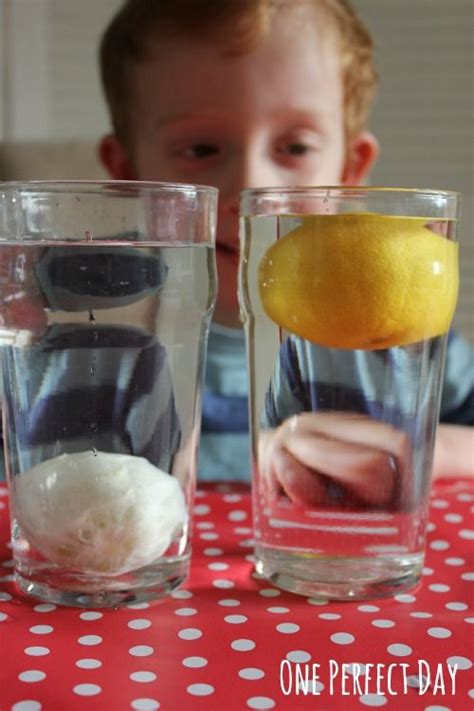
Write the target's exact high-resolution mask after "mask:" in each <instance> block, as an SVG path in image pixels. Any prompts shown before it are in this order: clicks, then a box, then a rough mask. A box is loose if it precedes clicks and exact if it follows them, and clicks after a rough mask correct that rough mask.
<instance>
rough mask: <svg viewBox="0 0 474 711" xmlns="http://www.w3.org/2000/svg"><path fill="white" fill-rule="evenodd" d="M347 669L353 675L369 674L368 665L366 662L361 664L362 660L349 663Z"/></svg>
mask: <svg viewBox="0 0 474 711" xmlns="http://www.w3.org/2000/svg"><path fill="white" fill-rule="evenodd" d="M346 669H347V671H348V672H349V674H352V675H353V676H364V675H365V674H367V667H366V665H365V664H361V662H352V664H348V665H347V667H346Z"/></svg>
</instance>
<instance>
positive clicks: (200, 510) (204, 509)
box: [194, 504, 211, 516]
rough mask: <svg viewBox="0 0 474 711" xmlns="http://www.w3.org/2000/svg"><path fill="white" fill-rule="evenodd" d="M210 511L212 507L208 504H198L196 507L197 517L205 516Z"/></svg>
mask: <svg viewBox="0 0 474 711" xmlns="http://www.w3.org/2000/svg"><path fill="white" fill-rule="evenodd" d="M210 511H211V507H210V506H208V505H207V504H198V505H197V506H195V507H194V513H195V515H196V516H205V515H206V514H208V513H210Z"/></svg>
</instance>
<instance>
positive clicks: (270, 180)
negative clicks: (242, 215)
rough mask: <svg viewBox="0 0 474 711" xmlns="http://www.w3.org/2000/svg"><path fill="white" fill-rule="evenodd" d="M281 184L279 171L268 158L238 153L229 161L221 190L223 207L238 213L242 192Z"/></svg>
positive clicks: (256, 154) (242, 152)
mask: <svg viewBox="0 0 474 711" xmlns="http://www.w3.org/2000/svg"><path fill="white" fill-rule="evenodd" d="M280 182H281V181H280V176H279V174H278V171H277V170H276V169H275V166H274V165H273V164H272V162H271V161H270V160H269V159H268V158H266V157H264V156H262V155H260V154H258V153H254V154H252V153H251V154H250V155H249V154H246V153H245V152H244V151H238V152H236V154H235V156H234V159H233V160H232V161H229V165H228V170H227V176H226V181H225V186H222V188H221V190H220V201H221V205H222V206H226V207H227V209H229V211H230V212H232V213H238V209H239V201H240V192H241V190H244V189H248V188H264V187H270V186H277V185H278V184H279V183H280Z"/></svg>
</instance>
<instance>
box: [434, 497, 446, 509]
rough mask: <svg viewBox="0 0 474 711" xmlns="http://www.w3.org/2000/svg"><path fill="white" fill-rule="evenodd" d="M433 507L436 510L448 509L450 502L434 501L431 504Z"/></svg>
mask: <svg viewBox="0 0 474 711" xmlns="http://www.w3.org/2000/svg"><path fill="white" fill-rule="evenodd" d="M431 506H432V507H433V508H434V509H447V508H448V506H449V502H448V501H445V500H444V499H433V501H432V502H431Z"/></svg>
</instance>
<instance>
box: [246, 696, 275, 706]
mask: <svg viewBox="0 0 474 711" xmlns="http://www.w3.org/2000/svg"><path fill="white" fill-rule="evenodd" d="M247 706H248V707H249V709H273V708H274V707H275V702H274V701H273V699H271V698H270V697H269V696H252V697H251V698H250V699H247Z"/></svg>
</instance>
